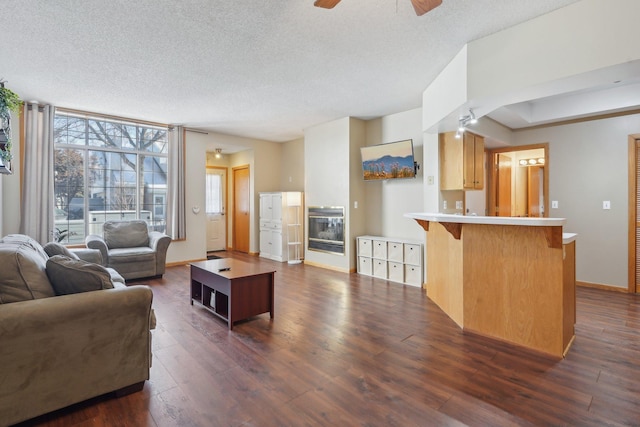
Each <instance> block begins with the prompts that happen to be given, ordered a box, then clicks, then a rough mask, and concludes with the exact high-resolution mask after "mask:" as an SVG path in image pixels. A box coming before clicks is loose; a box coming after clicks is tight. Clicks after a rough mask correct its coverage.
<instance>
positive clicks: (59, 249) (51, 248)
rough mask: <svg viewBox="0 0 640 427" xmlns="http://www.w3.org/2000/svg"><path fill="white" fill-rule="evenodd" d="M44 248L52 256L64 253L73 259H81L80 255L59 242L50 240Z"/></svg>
mask: <svg viewBox="0 0 640 427" xmlns="http://www.w3.org/2000/svg"><path fill="white" fill-rule="evenodd" d="M42 248H43V249H44V251H45V252H46V253H47V255H49V256H50V257H52V256H55V255H64V256H66V257H69V258H72V259H80V258H78V255H76V254H74V253H73V252H71V251H70V250H69V249H67V247H66V246H64V245H61V244H60V243H58V242H49V243H47V244H45V245H44V246H43V247H42Z"/></svg>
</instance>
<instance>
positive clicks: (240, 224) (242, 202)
mask: <svg viewBox="0 0 640 427" xmlns="http://www.w3.org/2000/svg"><path fill="white" fill-rule="evenodd" d="M249 184H250V175H249V166H248V165H246V166H239V167H235V168H233V239H232V240H233V249H234V250H236V251H239V252H244V253H249V249H250V247H249V238H250V221H251V203H250V202H251V194H250V185H249Z"/></svg>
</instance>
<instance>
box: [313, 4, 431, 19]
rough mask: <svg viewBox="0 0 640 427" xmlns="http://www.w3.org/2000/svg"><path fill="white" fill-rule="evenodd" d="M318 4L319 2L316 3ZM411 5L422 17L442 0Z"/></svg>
mask: <svg viewBox="0 0 640 427" xmlns="http://www.w3.org/2000/svg"><path fill="white" fill-rule="evenodd" d="M316 3H318V2H317V1H316ZM411 3H412V4H413V8H414V9H415V10H416V15H418V16H422V15H424V14H425V13H427V12H429V11H430V10H432V9H435V8H436V7H438V6H440V5H441V4H442V0H411Z"/></svg>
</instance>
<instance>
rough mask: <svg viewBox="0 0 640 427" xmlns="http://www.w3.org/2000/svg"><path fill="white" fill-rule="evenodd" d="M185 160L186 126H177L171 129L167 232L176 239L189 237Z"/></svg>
mask: <svg viewBox="0 0 640 427" xmlns="http://www.w3.org/2000/svg"><path fill="white" fill-rule="evenodd" d="M184 162H185V154H184V128H183V127H182V126H176V127H174V128H172V129H170V130H169V170H168V175H169V176H168V183H169V188H168V190H167V193H168V201H167V234H168V235H169V236H171V237H172V238H173V239H174V240H179V239H186V237H187V222H186V221H187V219H186V218H187V216H186V208H185V205H186V204H185V199H184V192H185V189H184V187H185V178H184V167H185V164H184Z"/></svg>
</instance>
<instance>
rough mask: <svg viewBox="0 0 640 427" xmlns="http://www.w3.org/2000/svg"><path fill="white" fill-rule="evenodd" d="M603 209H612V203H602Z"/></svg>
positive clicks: (606, 201) (607, 201)
mask: <svg viewBox="0 0 640 427" xmlns="http://www.w3.org/2000/svg"><path fill="white" fill-rule="evenodd" d="M602 209H611V202H610V201H609V200H605V201H604V202H602Z"/></svg>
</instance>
